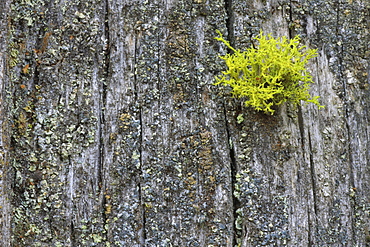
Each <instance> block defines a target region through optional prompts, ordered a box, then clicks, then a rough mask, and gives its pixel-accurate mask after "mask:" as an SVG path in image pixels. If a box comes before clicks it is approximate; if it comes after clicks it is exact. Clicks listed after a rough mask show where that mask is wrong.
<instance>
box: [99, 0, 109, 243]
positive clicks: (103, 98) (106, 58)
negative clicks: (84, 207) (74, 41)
mask: <svg viewBox="0 0 370 247" xmlns="http://www.w3.org/2000/svg"><path fill="white" fill-rule="evenodd" d="M104 8H105V13H104V37H105V44H103V45H104V47H103V51H104V58H103V59H104V65H103V76H104V78H103V80H102V83H101V94H100V95H101V98H100V102H99V105H100V117H99V169H98V179H99V181H98V183H99V184H98V185H99V188H100V196H101V204H102V206H101V207H102V209H103V210H102V216H101V217H102V223H103V224H106V223H107V215H106V212H105V208H106V205H107V199H106V197H105V187H106V186H105V184H104V182H105V181H104V163H105V145H104V139H105V134H104V132H105V108H106V102H107V91H108V86H107V83H108V82H107V81H106V78H109V77H110V72H109V69H110V49H109V47H110V34H109V32H110V27H109V1H108V0H106V1H105V6H104ZM102 234H103V235H105V238H106V237H107V233H102Z"/></svg>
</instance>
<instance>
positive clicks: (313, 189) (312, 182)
mask: <svg viewBox="0 0 370 247" xmlns="http://www.w3.org/2000/svg"><path fill="white" fill-rule="evenodd" d="M308 147H309V161H310V173H311V184H312V196H313V207H314V212H315V215H314V219H313V220H312V221H311V220H310V221H309V222H313V221H315V226H316V232H317V221H316V219H317V198H316V189H317V186H316V178H315V177H316V175H315V165H314V162H313V155H312V142H311V132H310V129H308ZM308 234H309V239H308V241H309V245H310V246H313V243H312V240H311V239H313V237H314V234H315V233H314V232H312V229H311V226H310V223H309V233H308Z"/></svg>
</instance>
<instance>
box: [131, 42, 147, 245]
mask: <svg viewBox="0 0 370 247" xmlns="http://www.w3.org/2000/svg"><path fill="white" fill-rule="evenodd" d="M138 47H139V44H138V39H137V36H136V37H135V42H134V73H133V74H134V76H133V78H134V85H133V86H134V98H135V103H136V104H138V105H135V107H138V118H139V126H140V135H139V138H140V142H139V147H138V152H139V155H140V158H139V162H140V166H139V169H140V170H139V181H138V182H137V187H138V194H139V201H140V203H141V215H142V219H141V220H142V231H141V233H140V231H139V237H140V240H139V241H140V245H141V246H142V247H145V242H146V232H145V227H146V216H145V206H144V199H143V194H142V191H143V189H142V185H141V183H142V179H143V172H142V166H143V155H142V151H143V143H144V139H143V117H142V116H143V114H142V109H141V105H139V104H140V103H139V92H138V86H137V81H138V80H137V71H136V64H137V60H138V56H139V53H138V52H139V51H138V49H139V48H138Z"/></svg>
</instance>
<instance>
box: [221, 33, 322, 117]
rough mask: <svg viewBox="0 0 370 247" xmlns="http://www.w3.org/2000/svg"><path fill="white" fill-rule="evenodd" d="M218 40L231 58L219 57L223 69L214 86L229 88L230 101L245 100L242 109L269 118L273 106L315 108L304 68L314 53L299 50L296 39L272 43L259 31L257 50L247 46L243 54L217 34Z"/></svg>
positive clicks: (308, 77)
mask: <svg viewBox="0 0 370 247" xmlns="http://www.w3.org/2000/svg"><path fill="white" fill-rule="evenodd" d="M217 33H218V34H219V37H216V38H215V39H216V40H219V41H222V42H223V43H224V44H225V45H226V46H227V47H228V48H229V49H230V50H231V51H233V53H232V54H226V55H225V56H220V58H221V59H223V60H224V61H225V63H226V65H227V70H226V71H222V75H219V76H216V85H218V84H223V85H229V86H231V88H232V94H233V96H234V97H246V98H247V100H246V101H245V105H246V106H252V107H254V108H255V109H256V110H258V111H263V112H265V113H269V114H273V113H274V111H275V110H274V109H272V108H271V107H272V106H274V105H280V104H282V103H284V102H286V101H289V102H292V103H293V104H295V105H297V104H300V103H301V101H306V102H311V103H314V104H316V105H317V106H318V107H319V108H322V107H323V106H322V105H320V103H319V102H318V98H319V96H315V97H311V96H310V94H309V92H308V90H309V88H310V84H311V83H313V81H312V77H311V75H310V73H309V72H308V71H307V70H306V68H305V65H306V64H307V62H308V60H309V59H311V58H313V57H315V56H316V55H317V53H316V50H314V49H307V47H306V46H300V47H298V45H299V41H300V38H299V36H296V37H294V38H293V39H290V40H288V39H287V38H286V37H282V38H280V39H274V38H273V37H272V36H271V35H270V34H269V35H268V36H265V35H264V34H263V32H262V31H261V32H260V34H259V35H258V36H257V37H255V38H254V39H255V40H257V41H258V46H257V47H256V48H255V47H253V46H251V47H250V48H249V49H247V50H246V51H243V52H242V51H240V50H237V49H235V48H233V47H232V46H231V45H230V43H229V42H228V41H226V40H225V39H224V38H223V36H222V34H221V32H220V31H218V30H217Z"/></svg>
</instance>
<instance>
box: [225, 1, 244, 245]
mask: <svg viewBox="0 0 370 247" xmlns="http://www.w3.org/2000/svg"><path fill="white" fill-rule="evenodd" d="M232 5H233V0H225V12H226V28H227V40H228V41H229V42H230V44H231V46H234V45H235V40H234V14H233V10H232ZM228 52H231V51H230V49H229V48H228ZM223 108H224V117H225V125H226V126H225V127H226V135H227V142H228V144H229V155H230V161H231V164H230V170H231V193H232V199H233V200H232V205H233V218H234V222H233V229H234V234H233V239H232V246H236V245H237V239H238V238H239V237H240V236H239V235H240V233H241V232H240V231H238V230H237V229H236V220H237V218H238V214H237V210H238V208H239V207H240V202H239V200H238V198H236V196H235V195H234V191H235V185H236V183H237V181H236V174H237V172H238V168H237V163H236V158H235V151H234V147H233V146H232V143H231V132H230V126H229V123H228V121H227V109H226V105H225V104H223Z"/></svg>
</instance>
